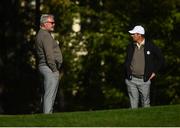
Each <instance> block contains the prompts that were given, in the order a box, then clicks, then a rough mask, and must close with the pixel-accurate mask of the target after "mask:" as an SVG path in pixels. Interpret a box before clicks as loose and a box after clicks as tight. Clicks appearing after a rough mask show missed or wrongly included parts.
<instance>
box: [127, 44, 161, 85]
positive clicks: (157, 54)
mask: <svg viewBox="0 0 180 128" xmlns="http://www.w3.org/2000/svg"><path fill="white" fill-rule="evenodd" d="M134 47H135V44H134V43H130V44H129V45H128V47H127V55H126V59H125V71H126V78H127V79H129V80H130V79H131V73H132V71H131V69H130V65H131V61H132V58H133V53H134ZM144 54H145V55H144V56H145V70H144V81H145V82H146V81H148V79H149V78H150V76H151V74H152V73H153V72H154V73H155V74H156V75H157V72H158V71H159V70H160V68H161V66H163V65H164V57H163V55H162V52H161V50H160V49H159V48H158V47H157V46H155V45H154V44H153V43H150V42H148V41H145V45H144Z"/></svg>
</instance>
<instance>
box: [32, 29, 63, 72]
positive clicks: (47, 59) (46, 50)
mask: <svg viewBox="0 0 180 128" xmlns="http://www.w3.org/2000/svg"><path fill="white" fill-rule="evenodd" d="M35 46H36V52H37V56H38V65H39V66H44V65H46V66H48V67H49V68H50V69H51V70H52V71H53V72H56V71H58V69H59V68H60V67H61V64H62V62H63V58H62V53H61V50H60V48H59V45H58V44H57V42H56V41H55V40H54V38H53V37H52V36H51V33H50V32H48V31H46V30H43V29H40V30H39V32H38V34H37V36H36V40H35Z"/></svg>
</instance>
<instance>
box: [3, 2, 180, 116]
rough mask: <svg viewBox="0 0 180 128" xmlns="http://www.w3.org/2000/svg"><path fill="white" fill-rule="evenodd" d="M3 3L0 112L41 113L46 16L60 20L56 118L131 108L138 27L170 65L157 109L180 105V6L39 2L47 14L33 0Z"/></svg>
mask: <svg viewBox="0 0 180 128" xmlns="http://www.w3.org/2000/svg"><path fill="white" fill-rule="evenodd" d="M2 2H3V4H2V5H0V14H1V15H2V17H4V18H2V19H1V20H0V22H1V23H2V25H1V27H0V28H1V30H2V31H1V32H0V40H1V42H3V43H2V44H1V48H0V73H1V74H0V90H3V91H0V99H2V100H1V101H0V102H3V103H2V105H0V108H1V106H2V107H3V108H4V109H5V110H4V113H7V114H17V113H37V112H39V111H40V104H39V103H40V97H41V95H42V92H41V86H40V85H41V84H40V82H39V76H38V72H37V69H36V60H35V53H34V38H35V34H36V32H35V30H37V28H38V27H39V26H38V22H39V14H42V13H52V14H54V15H55V20H56V31H55V33H54V35H55V38H56V39H57V40H58V41H59V42H60V48H61V49H62V53H63V58H64V63H63V68H62V69H63V70H62V73H61V74H62V78H61V83H60V90H59V95H60V96H58V97H57V102H56V104H55V111H77V110H94V109H105V108H107V109H110V108H124V107H128V104H129V103H128V102H129V101H128V97H127V92H126V86H125V84H124V73H123V71H124V69H123V63H124V57H125V49H126V46H127V44H128V43H129V42H130V41H131V40H130V38H129V35H128V30H129V29H131V28H132V27H134V25H137V24H141V25H143V26H144V27H145V29H146V38H147V39H148V40H151V41H152V42H153V43H155V44H156V45H158V46H159V47H160V48H161V49H162V52H163V54H164V56H165V59H166V65H165V67H164V68H163V69H162V70H161V71H160V74H158V77H157V79H156V80H155V81H153V84H152V86H151V87H152V89H151V90H152V91H151V93H152V100H151V101H152V102H151V104H152V105H162V104H177V103H180V101H179V94H180V93H179V91H180V89H179V83H180V77H179V72H180V68H179V66H180V65H179V64H180V58H179V49H180V45H179V43H180V40H179V35H178V34H179V33H180V32H179V30H180V28H179V27H180V13H179V8H180V2H179V0H156V1H154V0H133V1H132V0H111V1H110V0H44V1H43V0H36V2H37V3H38V2H39V3H40V7H38V6H35V5H34V4H33V2H35V1H34V0H30V1H25V0H17V1H8V0H7V1H5V0H3V1H2ZM7 8H10V9H9V10H6V9H7ZM4 10H6V15H5V13H4ZM75 20H77V21H76V22H75ZM75 23H76V24H79V25H80V26H81V29H80V31H79V32H75V31H73V29H72V25H73V24H75ZM2 92H3V93H2ZM12 106H14V107H13V108H12ZM62 107H63V109H62Z"/></svg>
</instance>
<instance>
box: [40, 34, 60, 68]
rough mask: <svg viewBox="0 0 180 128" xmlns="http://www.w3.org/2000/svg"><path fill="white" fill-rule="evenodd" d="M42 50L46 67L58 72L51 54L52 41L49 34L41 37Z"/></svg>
mask: <svg viewBox="0 0 180 128" xmlns="http://www.w3.org/2000/svg"><path fill="white" fill-rule="evenodd" d="M43 48H44V53H45V57H46V63H47V65H48V66H49V68H50V69H51V70H52V71H53V72H56V71H58V70H57V68H56V63H55V58H54V53H53V39H52V37H51V35H50V34H46V35H45V36H44V37H43Z"/></svg>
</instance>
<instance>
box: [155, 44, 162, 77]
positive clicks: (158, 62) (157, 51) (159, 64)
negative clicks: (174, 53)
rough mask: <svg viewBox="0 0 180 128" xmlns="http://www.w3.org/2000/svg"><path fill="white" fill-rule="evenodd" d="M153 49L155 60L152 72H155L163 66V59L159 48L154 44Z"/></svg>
mask: <svg viewBox="0 0 180 128" xmlns="http://www.w3.org/2000/svg"><path fill="white" fill-rule="evenodd" d="M153 49H154V55H155V60H156V61H155V69H154V70H155V71H154V72H155V73H157V72H158V71H159V70H160V69H161V68H163V67H164V64H165V59H164V56H163V54H162V51H161V49H160V48H158V47H157V46H155V45H154V48H153Z"/></svg>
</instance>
